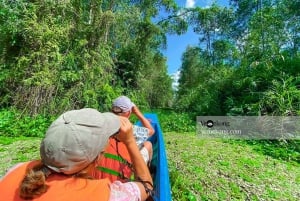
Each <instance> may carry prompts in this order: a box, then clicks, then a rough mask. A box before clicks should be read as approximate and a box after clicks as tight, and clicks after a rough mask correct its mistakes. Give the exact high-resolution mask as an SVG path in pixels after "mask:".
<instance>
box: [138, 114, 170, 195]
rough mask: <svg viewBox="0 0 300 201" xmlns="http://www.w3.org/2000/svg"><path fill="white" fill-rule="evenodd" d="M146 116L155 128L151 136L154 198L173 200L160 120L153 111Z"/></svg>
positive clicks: (139, 123)
mask: <svg viewBox="0 0 300 201" xmlns="http://www.w3.org/2000/svg"><path fill="white" fill-rule="evenodd" d="M145 117H146V118H147V119H149V120H150V121H151V124H152V127H153V128H154V130H155V133H154V135H153V136H151V137H150V138H149V141H151V142H152V145H153V158H152V161H151V166H153V167H154V174H153V182H154V192H155V193H154V196H153V199H154V200H155V201H171V200H172V199H171V187H170V179H169V170H168V163H167V155H166V149H165V143H164V139H163V133H162V130H161V128H160V124H159V120H158V117H157V115H156V114H152V113H151V114H145ZM136 124H137V125H141V122H140V121H139V122H137V123H136Z"/></svg>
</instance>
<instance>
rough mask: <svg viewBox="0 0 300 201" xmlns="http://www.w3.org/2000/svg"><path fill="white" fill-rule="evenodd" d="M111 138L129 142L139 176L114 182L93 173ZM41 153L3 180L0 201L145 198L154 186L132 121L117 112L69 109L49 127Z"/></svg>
mask: <svg viewBox="0 0 300 201" xmlns="http://www.w3.org/2000/svg"><path fill="white" fill-rule="evenodd" d="M111 137H112V138H118V139H119V141H120V142H122V143H124V145H125V146H126V148H127V151H128V154H129V156H130V158H131V161H132V166H133V168H134V169H135V173H136V175H137V178H138V180H135V181H134V182H125V183H121V182H120V181H114V182H112V183H111V182H110V181H109V180H108V179H97V178H95V177H93V175H95V174H96V173H97V171H98V170H97V164H98V162H99V161H100V162H101V159H102V158H103V151H104V149H105V147H107V145H108V140H109V138H111ZM40 156H41V160H39V161H30V162H26V163H21V164H18V165H17V166H15V167H14V168H12V169H10V170H9V171H8V173H7V174H6V175H5V176H4V177H3V178H2V179H1V180H0V194H1V197H0V201H23V200H34V201H47V200H59V201H68V200H72V201H82V200H87V201H100V200H110V201H118V200H145V199H146V198H147V197H148V196H149V194H150V193H151V190H152V189H153V181H152V178H151V175H150V172H149V170H148V168H147V166H146V165H145V164H144V161H143V158H142V157H141V155H140V153H139V149H138V147H137V145H136V143H135V140H134V137H133V130H132V124H131V123H130V122H129V121H128V119H126V118H121V117H118V116H116V115H114V114H112V113H100V112H98V111H97V110H94V109H90V108H85V109H81V110H72V111H68V112H65V113H64V114H62V115H61V116H59V118H58V119H56V120H55V121H54V122H53V123H52V124H51V125H50V127H49V128H48V130H47V132H46V135H45V138H44V139H43V140H42V142H41V145H40Z"/></svg>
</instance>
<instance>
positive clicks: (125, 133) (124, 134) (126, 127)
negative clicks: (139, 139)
mask: <svg viewBox="0 0 300 201" xmlns="http://www.w3.org/2000/svg"><path fill="white" fill-rule="evenodd" d="M120 121H121V127H120V131H119V134H118V135H117V138H118V140H120V141H121V142H123V143H124V144H129V143H132V142H134V143H135V138H134V136H133V128H132V124H131V123H130V121H129V119H128V118H126V117H121V116H120Z"/></svg>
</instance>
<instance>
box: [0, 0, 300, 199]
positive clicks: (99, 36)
mask: <svg viewBox="0 0 300 201" xmlns="http://www.w3.org/2000/svg"><path fill="white" fill-rule="evenodd" d="M228 2H229V6H228V7H220V6H219V5H217V4H216V3H213V4H212V5H211V6H210V7H207V8H200V7H195V8H180V7H179V6H178V5H176V1H175V0H143V1H127V0H121V1H107V0H100V1H99V0H89V1H80V0H69V1H51V0H47V1H28V0H18V1H10V0H3V1H1V2H0V152H1V157H0V158H1V165H4V166H5V167H4V166H1V168H0V169H1V174H3V173H4V172H5V170H6V169H7V168H8V167H9V166H11V165H13V164H15V163H17V162H20V161H25V160H28V159H33V158H36V157H38V155H37V152H36V151H37V150H38V146H39V141H40V139H41V138H42V137H43V136H44V133H45V131H46V129H47V127H48V126H49V125H50V123H51V122H52V120H53V119H54V118H56V117H57V116H58V115H59V114H61V113H62V112H63V111H66V110H69V109H77V108H83V107H92V108H97V109H99V110H100V111H107V110H109V107H110V105H111V101H112V100H113V99H114V98H116V97H117V96H119V95H121V94H124V95H127V96H129V97H130V98H131V99H132V100H133V101H134V102H135V103H136V104H137V105H138V106H140V108H141V109H142V111H144V112H147V111H148V112H155V113H157V114H158V116H159V119H160V123H161V127H162V128H163V131H164V132H165V133H167V134H166V145H167V152H168V157H169V161H168V162H169V167H170V176H171V182H172V193H173V198H174V200H247V199H250V200H297V197H299V193H300V192H299V190H298V189H300V186H299V183H300V176H299V174H300V173H299V169H300V168H299V162H300V144H299V143H300V142H299V141H291V140H289V141H288V140H285V141H277V140H265V141H262V140H261V141H257V140H249V141H243V140H241V141H218V140H213V141H206V140H202V139H198V138H197V136H195V135H194V134H191V132H193V133H194V132H195V128H196V122H195V117H196V116H200V115H202V116H204V115H220V116H223V115H278V116H286V115H289V116H292V115H295V116H298V115H300V52H299V48H300V12H299V7H300V1H299V0H295V1H290V0H228ZM162 11H163V16H161V15H160V14H161V13H162ZM189 27H190V28H192V29H193V30H194V32H195V33H196V34H197V35H198V37H199V44H198V45H197V46H189V47H187V48H186V50H185V52H184V53H183V55H182V65H181V68H180V79H179V86H178V88H177V90H174V89H172V79H171V77H170V75H168V73H167V64H166V60H167V58H165V57H164V55H163V54H162V49H164V48H166V36H167V34H178V35H180V34H184V33H185V32H186V30H187V29H188V28H189ZM133 121H134V119H133ZM187 132H188V134H187ZM17 147H18V148H17ZM178 150H181V151H178ZM11 153H14V154H13V155H10V154H11Z"/></svg>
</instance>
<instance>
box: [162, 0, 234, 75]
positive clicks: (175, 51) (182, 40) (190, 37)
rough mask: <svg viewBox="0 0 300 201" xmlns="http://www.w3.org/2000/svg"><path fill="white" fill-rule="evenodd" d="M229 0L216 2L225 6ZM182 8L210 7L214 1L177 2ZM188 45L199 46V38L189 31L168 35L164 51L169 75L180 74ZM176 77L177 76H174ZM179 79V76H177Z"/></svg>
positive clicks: (189, 0)
mask: <svg viewBox="0 0 300 201" xmlns="http://www.w3.org/2000/svg"><path fill="white" fill-rule="evenodd" d="M228 1H229V0H216V2H217V3H218V4H219V5H221V6H225V5H227V4H228ZM176 2H177V4H178V6H180V7H189V8H191V7H195V6H199V7H209V6H210V5H211V4H212V3H213V2H214V0H176ZM188 45H191V46H196V45H198V36H197V35H196V34H195V33H193V31H192V29H189V30H188V31H187V32H186V33H185V34H183V35H180V36H178V35H168V36H167V49H166V50H163V54H164V55H165V56H166V57H167V65H168V73H169V74H170V75H174V74H178V73H177V71H178V70H179V68H180V66H181V56H182V54H183V52H184V51H185V49H186V47H187V46H188ZM174 76H176V75H174ZM176 77H177V76H176Z"/></svg>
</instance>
